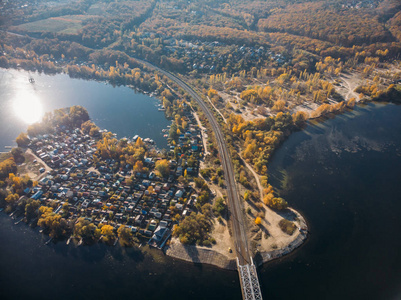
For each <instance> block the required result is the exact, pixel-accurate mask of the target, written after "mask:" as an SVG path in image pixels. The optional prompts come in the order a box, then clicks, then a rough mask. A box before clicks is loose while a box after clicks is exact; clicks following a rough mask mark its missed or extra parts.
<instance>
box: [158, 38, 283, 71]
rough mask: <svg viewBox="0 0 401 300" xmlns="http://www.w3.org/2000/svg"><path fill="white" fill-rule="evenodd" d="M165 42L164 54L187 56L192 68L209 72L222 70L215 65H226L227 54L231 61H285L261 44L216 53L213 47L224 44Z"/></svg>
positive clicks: (171, 39) (173, 40)
mask: <svg viewBox="0 0 401 300" xmlns="http://www.w3.org/2000/svg"><path fill="white" fill-rule="evenodd" d="M163 43H164V44H165V47H164V51H165V52H166V54H170V55H171V54H174V55H176V56H177V58H183V57H184V56H185V57H187V58H188V60H189V61H190V64H191V66H192V69H194V70H199V71H206V72H211V73H217V72H222V70H221V69H219V68H218V67H217V65H224V66H225V65H226V64H227V60H228V56H229V55H230V56H232V60H233V61H239V60H241V59H242V58H248V59H249V60H255V61H258V60H259V59H264V60H266V59H273V60H275V61H276V62H277V63H279V64H282V63H284V62H285V58H284V56H282V55H281V54H275V53H274V52H272V51H270V50H265V48H264V47H263V46H261V47H253V46H249V47H247V46H237V48H236V49H235V50H234V51H231V52H230V54H229V55H228V54H225V55H223V54H218V51H217V50H216V51H215V49H214V48H216V47H219V46H225V44H223V43H221V42H217V41H214V42H203V41H199V40H196V41H192V42H190V41H183V40H180V41H178V40H176V39H174V38H167V39H165V40H164V41H163Z"/></svg>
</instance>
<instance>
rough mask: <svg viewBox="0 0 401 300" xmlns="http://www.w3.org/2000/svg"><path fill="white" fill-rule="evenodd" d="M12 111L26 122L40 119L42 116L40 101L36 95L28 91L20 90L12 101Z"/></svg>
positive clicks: (30, 122)
mask: <svg viewBox="0 0 401 300" xmlns="http://www.w3.org/2000/svg"><path fill="white" fill-rule="evenodd" d="M13 108H14V112H15V114H16V115H17V117H18V118H20V119H21V120H22V121H24V122H25V123H27V124H32V123H35V122H38V121H40V119H41V118H42V116H43V107H42V103H41V102H40V99H39V98H38V96H36V95H35V94H34V93H31V92H29V91H26V90H25V91H21V92H19V93H18V94H17V96H16V97H15V99H14V101H13Z"/></svg>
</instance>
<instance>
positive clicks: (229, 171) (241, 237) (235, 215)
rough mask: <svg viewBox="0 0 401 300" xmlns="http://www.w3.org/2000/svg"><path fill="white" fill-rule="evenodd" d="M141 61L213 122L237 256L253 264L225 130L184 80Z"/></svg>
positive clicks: (242, 263)
mask: <svg viewBox="0 0 401 300" xmlns="http://www.w3.org/2000/svg"><path fill="white" fill-rule="evenodd" d="M136 60H138V61H139V62H141V63H143V64H144V65H146V66H148V67H150V68H153V69H155V70H157V71H159V72H160V73H162V74H164V75H165V76H167V77H168V78H170V80H172V81H174V82H175V83H177V84H178V85H179V86H181V88H182V89H183V90H185V91H186V92H187V93H188V94H189V95H190V96H191V97H192V98H193V99H194V100H195V101H196V102H197V103H198V104H199V106H200V107H201V109H202V110H203V112H204V113H205V115H206V117H207V118H208V120H209V123H210V124H211V126H212V128H213V131H214V133H215V135H216V140H217V143H218V146H219V152H220V156H221V162H222V165H223V170H224V177H225V181H226V186H227V194H228V201H227V202H228V203H227V204H228V208H229V211H230V214H231V216H230V217H231V221H232V228H233V236H234V244H235V249H236V253H237V257H238V260H239V264H240V265H246V264H251V256H250V253H249V250H248V249H249V247H248V239H247V236H246V224H245V223H244V221H243V209H242V204H241V199H240V197H239V195H238V191H237V185H236V182H235V177H234V167H233V164H232V161H231V157H230V153H229V151H228V149H227V145H226V142H225V140H224V135H223V132H222V131H221V129H220V126H219V124H218V123H217V121H216V119H215V117H214V115H213V113H212V112H211V111H210V109H209V108H208V107H207V106H206V104H205V103H204V102H203V100H202V98H201V97H200V96H199V95H198V94H197V93H196V92H195V91H194V90H193V89H192V88H191V87H190V86H189V85H188V84H186V83H185V82H184V81H182V80H181V79H179V78H178V77H176V76H175V75H173V74H171V73H169V72H167V71H165V70H163V69H160V68H159V67H156V66H154V65H152V64H151V63H149V62H146V61H143V60H140V59H137V58H136Z"/></svg>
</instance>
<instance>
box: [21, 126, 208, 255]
mask: <svg viewBox="0 0 401 300" xmlns="http://www.w3.org/2000/svg"><path fill="white" fill-rule="evenodd" d="M200 134H201V133H200V131H199V129H198V128H197V127H196V126H194V125H189V129H188V131H187V132H185V133H184V134H182V135H180V137H179V143H178V145H181V146H187V147H186V148H187V149H188V151H190V152H199V151H201V149H202V147H201V137H200ZM136 138H137V136H135V137H134V138H133V139H130V140H129V142H134V140H135V139H136ZM144 141H146V139H145V140H144ZM148 143H152V141H151V140H149V141H148ZM149 146H150V145H149ZM29 147H30V148H31V149H32V150H33V152H34V153H35V154H36V155H37V156H38V157H39V158H40V159H42V160H43V161H44V162H45V163H46V164H47V165H48V166H49V167H51V168H52V170H51V171H48V172H46V173H45V174H44V175H43V176H44V177H43V178H42V179H41V180H40V181H39V184H38V186H36V187H35V188H33V189H32V190H29V189H27V190H26V191H25V192H26V193H27V194H28V195H30V197H31V198H32V199H35V200H41V202H43V203H44V204H46V205H51V206H52V207H57V208H56V209H55V212H56V213H57V212H59V211H60V210H61V209H62V205H63V204H64V203H65V202H66V201H68V203H69V204H70V205H69V218H70V219H77V218H79V217H84V218H86V219H87V220H89V221H90V222H92V223H93V224H95V225H97V226H98V225H99V224H101V223H103V224H109V225H112V226H113V227H114V229H115V230H117V229H118V228H119V227H120V226H121V225H125V226H127V227H128V228H130V229H131V231H132V233H134V234H135V235H136V236H138V237H141V238H146V239H148V240H149V244H150V245H152V246H154V247H158V248H162V247H163V246H164V244H165V242H166V241H167V239H168V238H169V236H170V234H171V229H172V226H173V223H174V220H175V218H176V216H177V214H178V215H179V216H180V217H182V216H186V215H189V214H190V213H191V211H192V210H193V209H194V207H195V203H196V199H197V195H196V194H195V191H194V190H193V189H192V187H190V186H184V185H183V184H180V183H178V182H177V180H176V179H177V178H178V177H179V176H182V175H183V174H184V171H185V170H186V171H187V174H189V175H196V174H198V166H191V167H189V166H186V164H185V163H183V161H182V159H181V158H179V159H177V160H170V161H169V166H170V174H169V176H168V178H166V179H163V178H159V177H158V176H156V174H155V172H153V171H154V167H155V161H156V160H157V158H154V157H148V158H145V160H144V166H146V167H147V168H148V169H149V172H148V173H135V174H132V172H133V168H132V166H130V165H126V166H123V167H121V166H119V167H118V163H117V162H116V161H115V160H114V159H105V160H103V161H102V162H101V164H100V163H98V164H97V165H95V163H94V161H93V154H94V153H95V152H96V150H97V149H96V140H95V139H94V138H92V137H90V136H89V135H85V134H83V133H82V132H81V131H80V130H79V129H75V130H73V131H68V130H64V131H61V130H60V131H59V132H57V133H55V134H45V135H41V136H37V137H34V138H32V139H31V143H30V145H29ZM172 149H174V147H172ZM40 171H41V172H42V173H43V172H45V169H44V168H42V169H41V170H40ZM132 175H134V176H132ZM132 179H133V180H132Z"/></svg>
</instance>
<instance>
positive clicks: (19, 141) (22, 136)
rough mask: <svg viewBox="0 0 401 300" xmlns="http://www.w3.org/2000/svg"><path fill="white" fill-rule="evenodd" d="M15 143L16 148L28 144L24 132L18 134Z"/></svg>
mask: <svg viewBox="0 0 401 300" xmlns="http://www.w3.org/2000/svg"><path fill="white" fill-rule="evenodd" d="M15 141H16V142H17V145H18V147H27V146H28V145H29V142H30V140H29V138H28V135H27V134H26V133H24V132H22V133H20V134H19V135H18V136H17V138H16V139H15Z"/></svg>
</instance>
